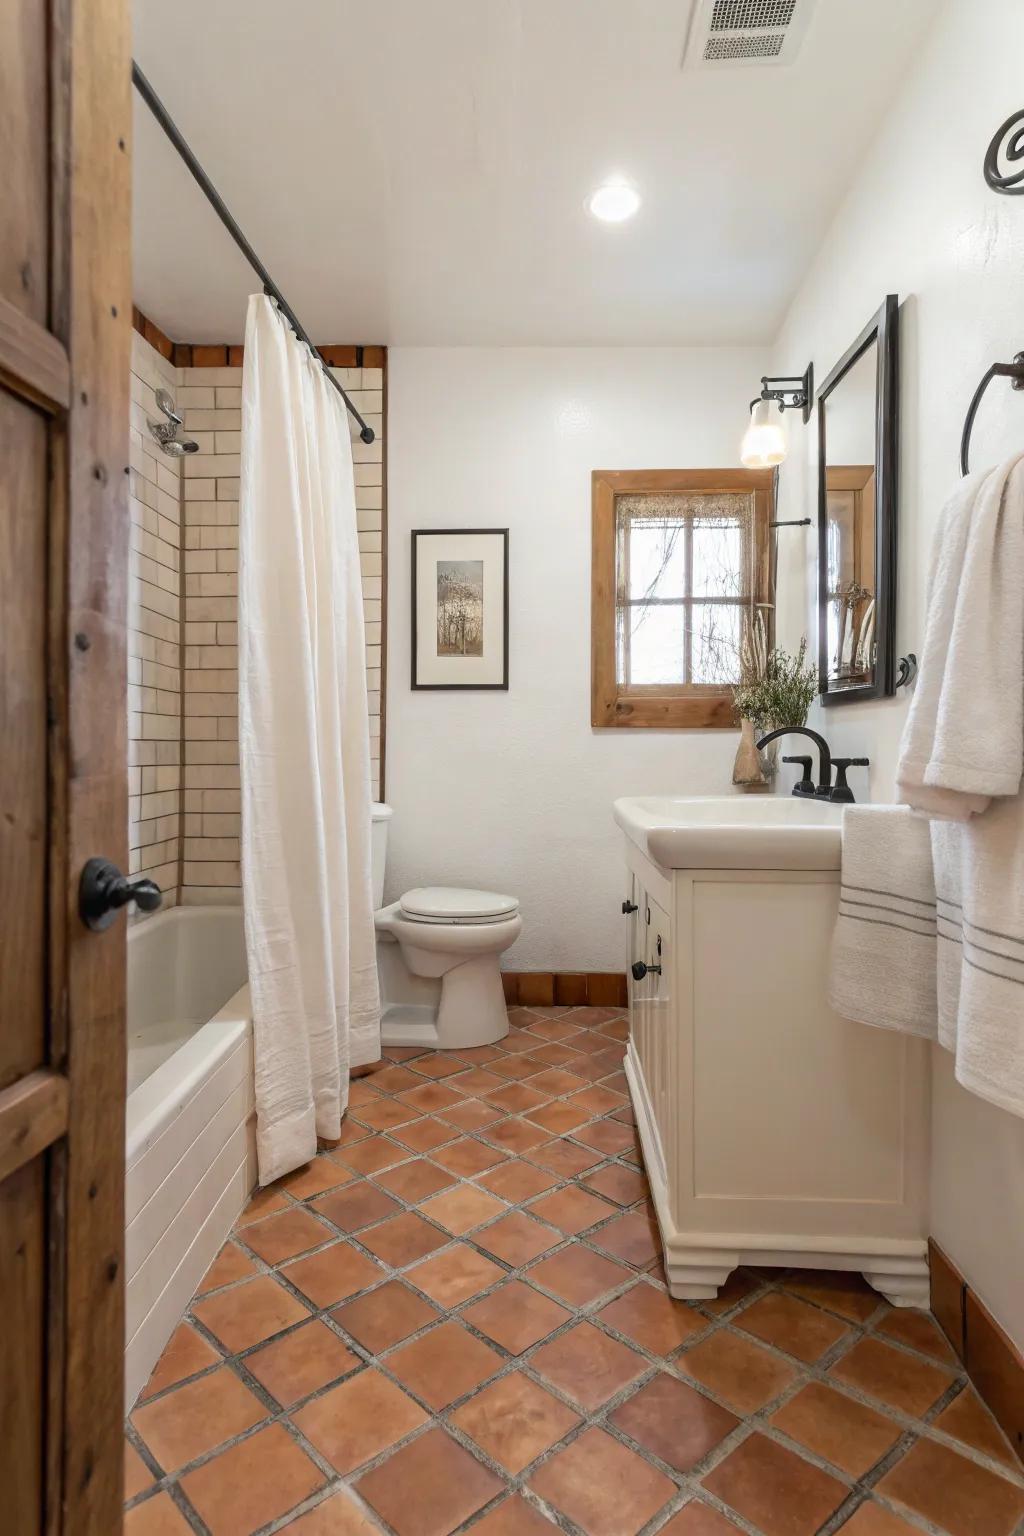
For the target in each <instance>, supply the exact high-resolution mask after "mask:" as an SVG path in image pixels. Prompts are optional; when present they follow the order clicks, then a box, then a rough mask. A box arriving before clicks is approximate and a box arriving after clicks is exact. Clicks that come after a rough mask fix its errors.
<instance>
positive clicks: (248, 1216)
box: [235, 1185, 289, 1229]
mask: <svg viewBox="0 0 1024 1536" xmlns="http://www.w3.org/2000/svg"><path fill="white" fill-rule="evenodd" d="M288 1207H289V1201H288V1200H287V1199H286V1198H285V1196H284V1195H283V1194H282V1193H281V1191H280V1190H279V1189H277V1188H276V1187H274V1186H273V1185H271V1187H270V1188H269V1189H258V1190H257V1191H256V1193H255V1194H254V1195H252V1196H251V1197H250V1200H249V1204H248V1205H247V1206H246V1208H245V1210H244V1211H243V1212H242V1214H241V1216H239V1218H238V1220H237V1221H236V1222H235V1227H236V1229H238V1228H241V1227H247V1226H248V1225H249V1223H250V1222H251V1221H260V1220H261V1219H262V1217H264V1216H269V1215H271V1213H272V1212H273V1211H284V1210H287V1209H288Z"/></svg>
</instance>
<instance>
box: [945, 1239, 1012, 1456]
mask: <svg viewBox="0 0 1024 1536" xmlns="http://www.w3.org/2000/svg"><path fill="white" fill-rule="evenodd" d="M928 1268H929V1271H930V1275H931V1289H932V1312H933V1314H934V1316H935V1320H936V1322H937V1323H938V1324H939V1327H940V1328H941V1329H942V1331H943V1333H944V1334H945V1335H946V1337H947V1338H948V1339H949V1342H950V1343H951V1344H952V1346H953V1348H954V1349H955V1350H956V1352H957V1354H958V1355H959V1357H960V1359H961V1360H962V1361H963V1364H964V1368H965V1369H966V1371H967V1374H968V1376H969V1377H970V1378H971V1381H972V1382H973V1383H974V1386H975V1389H976V1390H977V1393H978V1396H979V1397H980V1398H981V1399H982V1401H983V1402H984V1403H985V1404H986V1406H987V1407H988V1409H989V1411H990V1412H991V1413H992V1415H993V1417H994V1418H995V1419H996V1421H997V1422H998V1423H999V1425H1000V1427H1001V1428H1002V1430H1003V1433H1004V1434H1005V1435H1006V1437H1007V1439H1008V1440H1009V1442H1010V1444H1011V1445H1012V1446H1013V1448H1014V1449H1015V1451H1016V1452H1017V1455H1018V1456H1019V1457H1020V1458H1021V1461H1022V1462H1024V1355H1022V1354H1021V1352H1020V1350H1019V1349H1018V1348H1017V1347H1016V1345H1015V1344H1014V1342H1013V1340H1012V1339H1011V1338H1009V1337H1008V1335H1007V1334H1006V1333H1005V1332H1004V1331H1003V1329H1002V1328H1000V1326H999V1324H998V1323H997V1322H996V1320H995V1318H994V1317H993V1316H992V1314H991V1313H990V1312H989V1311H988V1310H987V1309H986V1308H985V1306H984V1305H983V1304H982V1302H981V1301H980V1300H979V1299H978V1297H977V1295H976V1294H975V1293H974V1291H972V1290H971V1288H970V1286H969V1285H968V1284H967V1281H966V1280H965V1279H964V1277H963V1275H962V1274H961V1273H960V1271H959V1270H958V1269H957V1267H956V1265H955V1264H954V1263H953V1261H952V1259H950V1257H949V1256H948V1254H945V1253H943V1251H942V1249H941V1248H940V1247H939V1245H938V1243H936V1242H933V1241H929V1243H928Z"/></svg>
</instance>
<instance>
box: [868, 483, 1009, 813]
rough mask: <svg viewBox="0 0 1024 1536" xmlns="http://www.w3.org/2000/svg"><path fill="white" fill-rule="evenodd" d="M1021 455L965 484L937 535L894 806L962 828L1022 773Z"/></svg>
mask: <svg viewBox="0 0 1024 1536" xmlns="http://www.w3.org/2000/svg"><path fill="white" fill-rule="evenodd" d="M1022 459H1024V455H1022V454H1015V455H1014V457H1013V458H1012V459H1008V460H1007V462H1006V463H1005V464H1002V465H1000V467H999V468H998V469H993V470H989V471H987V472H986V473H982V474H978V475H971V476H969V477H968V478H967V479H966V480H964V481H963V482H962V483H961V484H960V486H959V487H958V488H957V490H956V492H955V493H954V495H953V496H952V497H951V498H950V500H949V502H948V503H947V504H946V507H945V508H944V510H943V513H942V516H941V517H940V519H939V525H938V527H937V529H936V531H935V543H934V547H933V553H932V568H931V574H930V577H929V583H928V618H927V623H926V628H925V639H924V647H923V651H922V655H921V671H920V676H919V677H918V680H917V687H916V689H915V691H914V697H913V701H912V703H911V706H910V713H909V715H908V716H907V724H906V728H905V730H904V732H903V741H902V743H901V745H900V761H899V767H898V768H897V770H896V799H897V800H898V801H899V802H900V803H901V804H904V805H909V806H912V807H913V809H914V810H916V811H919V812H920V813H921V814H922V815H925V816H932V817H943V818H945V819H948V820H951V821H966V820H967V818H968V817H969V816H972V815H977V814H978V813H979V812H981V811H983V810H984V809H985V807H986V805H987V804H988V802H989V800H990V799H991V797H992V796H994V795H1014V794H1016V793H1017V790H1018V789H1019V787H1020V782H1021V773H1022V770H1024V470H1022Z"/></svg>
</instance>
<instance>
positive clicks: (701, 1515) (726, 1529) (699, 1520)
mask: <svg viewBox="0 0 1024 1536" xmlns="http://www.w3.org/2000/svg"><path fill="white" fill-rule="evenodd" d="M738 1530H739V1527H738V1526H736V1525H734V1524H733V1522H732V1521H731V1520H727V1519H726V1518H725V1516H724V1515H720V1514H719V1513H718V1510H717V1509H712V1508H711V1505H710V1504H705V1503H703V1502H702V1500H700V1499H691V1501H690V1503H689V1504H687V1505H686V1506H685V1508H683V1509H681V1510H680V1511H679V1513H678V1514H677V1515H673V1516H672V1519H671V1520H668V1521H666V1523H665V1524H664V1525H663V1526H662V1527H661V1529H660V1530H659V1531H658V1536H736V1533H737V1531H738Z"/></svg>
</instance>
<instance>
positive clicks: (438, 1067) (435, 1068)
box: [412, 1045, 491, 1078]
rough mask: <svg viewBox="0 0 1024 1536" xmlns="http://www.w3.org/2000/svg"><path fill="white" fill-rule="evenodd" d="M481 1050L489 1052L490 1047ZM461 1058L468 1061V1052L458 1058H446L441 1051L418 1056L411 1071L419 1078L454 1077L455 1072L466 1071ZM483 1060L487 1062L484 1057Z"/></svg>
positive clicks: (464, 1063) (453, 1056)
mask: <svg viewBox="0 0 1024 1536" xmlns="http://www.w3.org/2000/svg"><path fill="white" fill-rule="evenodd" d="M482 1049H483V1050H484V1051H489V1050H490V1049H491V1047H490V1046H486V1045H485V1046H484V1047H483V1048H482ZM463 1056H465V1057H466V1060H468V1059H469V1053H468V1052H462V1053H461V1055H458V1056H455V1055H452V1056H446V1055H444V1054H442V1052H441V1051H432V1052H431V1053H430V1055H428V1056H420V1058H419V1060H418V1061H414V1062H413V1063H412V1070H413V1071H414V1072H418V1073H419V1075H420V1077H432V1078H444V1077H454V1075H455V1073H456V1072H464V1071H465V1069H466V1062H465V1061H463V1059H462V1057H463ZM484 1060H487V1057H486V1056H485V1057H484Z"/></svg>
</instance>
